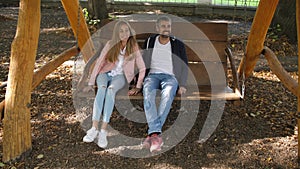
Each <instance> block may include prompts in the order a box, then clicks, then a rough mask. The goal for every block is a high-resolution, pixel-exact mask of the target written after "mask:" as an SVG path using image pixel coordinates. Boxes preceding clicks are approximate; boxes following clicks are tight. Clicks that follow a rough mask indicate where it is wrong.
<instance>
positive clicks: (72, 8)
mask: <svg viewBox="0 0 300 169" xmlns="http://www.w3.org/2000/svg"><path fill="white" fill-rule="evenodd" d="M61 3H62V5H63V7H64V9H65V11H66V14H67V16H68V19H69V22H70V24H71V27H72V30H73V33H74V36H75V37H77V41H78V45H79V48H80V49H81V53H82V55H83V59H84V61H85V62H87V61H88V60H89V58H90V57H92V56H93V55H94V44H93V41H92V40H91V38H90V31H89V29H88V27H87V24H86V22H85V19H84V16H83V13H82V9H81V7H80V6H79V2H78V0H75V1H70V0H61ZM78 15H79V16H78ZM78 21H79V23H78Z"/></svg>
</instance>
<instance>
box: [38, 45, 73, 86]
mask: <svg viewBox="0 0 300 169" xmlns="http://www.w3.org/2000/svg"><path fill="white" fill-rule="evenodd" d="M77 54H78V50H77V48H76V47H72V48H70V49H68V50H66V51H64V52H63V53H61V54H59V55H58V56H57V57H56V58H55V59H53V60H51V61H50V62H48V63H47V64H46V65H44V66H43V67H41V68H40V69H39V70H37V71H36V72H34V75H33V81H32V90H33V89H34V88H36V87H37V86H38V85H39V84H40V83H41V82H42V81H43V80H44V79H45V77H46V76H47V75H48V74H50V73H51V72H53V71H54V70H55V69H57V67H59V66H60V65H61V64H63V63H64V62H65V61H67V60H69V59H70V58H71V57H72V56H75V55H77Z"/></svg>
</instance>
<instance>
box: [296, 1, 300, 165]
mask: <svg viewBox="0 0 300 169" xmlns="http://www.w3.org/2000/svg"><path fill="white" fill-rule="evenodd" d="M296 24H297V37H298V76H299V75H300V69H299V66H300V2H299V1H296ZM297 98H298V106H297V111H298V117H297V118H298V120H297V122H298V160H300V146H299V144H300V136H299V133H300V124H299V123H300V118H299V112H300V79H299V77H298V95H297Z"/></svg>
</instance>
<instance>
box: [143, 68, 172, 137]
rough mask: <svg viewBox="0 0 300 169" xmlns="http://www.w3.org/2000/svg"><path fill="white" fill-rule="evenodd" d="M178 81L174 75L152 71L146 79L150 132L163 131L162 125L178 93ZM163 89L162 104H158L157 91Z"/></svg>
mask: <svg viewBox="0 0 300 169" xmlns="http://www.w3.org/2000/svg"><path fill="white" fill-rule="evenodd" d="M177 88H178V82H177V80H176V78H175V76H173V75H168V74H163V73H157V74H155V73H151V74H149V75H148V76H147V77H146V78H145V80H144V88H143V95H144V110H145V113H146V119H147V123H148V128H149V129H148V134H151V133H154V132H159V133H161V132H162V127H163V125H164V123H165V121H166V119H167V116H168V114H169V111H170V109H171V105H172V102H173V99H174V96H175V95H176V91H177ZM157 90H161V91H160V94H161V99H160V104H159V106H158V109H157V106H156V103H155V99H156V92H157Z"/></svg>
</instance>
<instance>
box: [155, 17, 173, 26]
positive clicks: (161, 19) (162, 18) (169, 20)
mask: <svg viewBox="0 0 300 169" xmlns="http://www.w3.org/2000/svg"><path fill="white" fill-rule="evenodd" d="M161 21H168V22H170V23H172V20H171V18H169V17H168V16H165V15H164V16H159V17H158V18H157V20H156V25H157V26H159V23H160V22H161Z"/></svg>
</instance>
